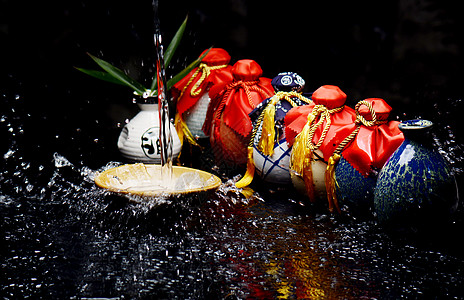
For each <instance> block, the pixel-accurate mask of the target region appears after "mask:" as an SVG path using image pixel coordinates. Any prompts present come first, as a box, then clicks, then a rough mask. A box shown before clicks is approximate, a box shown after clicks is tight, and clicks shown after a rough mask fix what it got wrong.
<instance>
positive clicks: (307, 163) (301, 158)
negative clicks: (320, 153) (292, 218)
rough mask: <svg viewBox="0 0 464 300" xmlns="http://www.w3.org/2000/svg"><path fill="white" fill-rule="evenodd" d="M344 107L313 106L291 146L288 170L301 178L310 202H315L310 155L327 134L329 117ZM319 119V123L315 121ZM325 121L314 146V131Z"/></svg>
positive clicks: (329, 122)
mask: <svg viewBox="0 0 464 300" xmlns="http://www.w3.org/2000/svg"><path fill="white" fill-rule="evenodd" d="M344 108H345V106H344V105H342V106H340V107H336V108H333V109H328V108H327V107H325V106H324V105H321V104H318V105H316V106H314V108H313V110H312V112H311V113H310V114H308V121H307V122H306V124H305V126H304V127H303V130H302V131H301V132H300V133H299V134H298V135H297V136H296V138H295V143H294V144H293V149H292V154H291V157H290V168H291V169H292V170H293V171H294V172H295V173H296V175H299V176H301V177H303V180H304V183H305V187H306V192H307V194H308V197H309V199H310V200H311V201H314V200H315V196H314V182H313V174H312V166H311V161H312V153H313V152H314V151H316V150H317V149H319V147H320V146H321V145H322V143H323V142H324V139H325V137H326V135H327V132H328V131H329V129H330V125H331V124H332V120H331V115H332V114H334V113H337V112H340V111H342V110H343V109H344ZM318 117H319V121H317V122H315V120H316V119H317V118H318ZM324 121H326V125H325V127H324V129H323V131H322V133H321V136H320V137H319V140H318V141H317V143H316V144H314V143H313V138H314V134H315V132H316V130H317V129H318V128H319V127H320V126H321V125H322V124H323V123H324Z"/></svg>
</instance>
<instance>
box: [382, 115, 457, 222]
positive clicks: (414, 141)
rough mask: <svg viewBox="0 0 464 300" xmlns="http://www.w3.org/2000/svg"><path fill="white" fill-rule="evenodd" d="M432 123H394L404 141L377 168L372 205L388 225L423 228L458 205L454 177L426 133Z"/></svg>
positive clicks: (441, 218) (421, 121)
mask: <svg viewBox="0 0 464 300" xmlns="http://www.w3.org/2000/svg"><path fill="white" fill-rule="evenodd" d="M431 126H432V122H430V121H427V120H409V121H405V122H402V123H400V125H399V126H398V127H399V128H400V130H401V131H403V133H404V137H405V140H404V142H403V143H402V144H401V145H400V146H399V148H398V149H397V150H396V151H395V152H394V153H393V154H392V156H391V157H390V159H389V160H388V161H387V163H386V164H385V166H384V167H383V168H382V170H381V171H380V174H379V177H378V180H377V185H376V187H375V195H374V205H375V211H376V213H377V217H378V219H379V221H380V222H381V223H382V224H384V225H386V226H388V227H391V226H394V227H402V226H403V225H406V226H412V227H415V228H417V227H423V226H424V225H427V224H430V222H433V224H434V226H436V225H439V224H440V221H442V222H443V221H445V220H446V219H447V218H448V217H449V215H450V213H452V212H454V211H455V210H456V208H457V204H458V191H457V186H456V181H455V178H454V176H453V174H452V172H451V169H450V168H449V166H448V165H447V163H446V161H445V160H444V158H443V157H442V156H441V155H440V154H439V153H438V152H437V151H436V150H435V149H433V144H432V139H431V137H430V136H428V135H427V132H428V130H429V128H430V127H431Z"/></svg>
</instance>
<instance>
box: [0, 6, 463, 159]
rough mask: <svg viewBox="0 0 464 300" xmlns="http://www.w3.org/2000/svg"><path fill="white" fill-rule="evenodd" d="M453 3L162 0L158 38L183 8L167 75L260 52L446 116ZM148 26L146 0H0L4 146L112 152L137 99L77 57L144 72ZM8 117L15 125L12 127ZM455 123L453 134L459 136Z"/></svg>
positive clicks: (150, 54)
mask: <svg viewBox="0 0 464 300" xmlns="http://www.w3.org/2000/svg"><path fill="white" fill-rule="evenodd" d="M459 11H460V9H459V7H458V2H455V1H442V0H440V1H438V0H422V1H420V0H389V1H281V2H274V1H245V0H227V1H208V0H204V1H167V0H160V10H159V15H160V23H161V29H162V31H163V34H164V40H165V44H166V45H167V44H168V42H169V41H170V40H171V38H172V36H173V34H174V32H175V31H176V30H177V28H178V26H179V25H180V24H181V22H182V21H183V19H184V17H185V16H186V15H187V14H188V15H189V23H188V25H187V30H186V33H185V36H184V39H183V41H182V44H181V46H180V48H179V49H178V51H177V53H176V54H175V57H174V60H173V62H172V64H171V66H170V68H169V69H168V76H169V75H173V74H174V73H176V72H177V71H179V70H181V69H182V68H183V67H185V66H186V64H187V63H188V62H189V61H191V60H193V59H194V58H196V57H197V56H198V55H199V54H200V53H201V52H202V51H203V50H204V49H206V48H208V47H210V46H212V45H213V46H215V47H222V48H224V49H226V50H227V51H228V52H229V53H230V54H231V56H232V62H231V63H234V62H235V61H237V60H239V59H243V58H250V59H254V60H256V61H257V62H258V63H259V64H260V65H261V66H262V68H263V70H264V76H266V77H270V78H272V77H274V76H275V75H277V73H279V72H283V71H294V72H297V73H299V74H300V75H301V76H302V77H303V78H304V79H305V80H306V89H305V91H306V92H311V91H313V90H315V89H316V88H318V87H319V86H320V85H323V84H334V85H338V86H340V87H341V89H342V90H343V91H345V92H346V94H347V95H348V100H347V101H348V102H347V103H348V104H349V105H353V106H354V104H355V103H356V102H357V101H358V100H361V99H364V98H369V97H381V98H384V99H385V100H387V102H388V103H390V105H391V106H392V107H393V108H394V111H393V113H392V114H393V117H397V118H403V117H417V116H421V117H424V118H429V119H432V120H433V121H435V122H437V120H444V119H446V122H445V125H443V126H445V127H446V126H455V125H453V124H456V122H457V121H458V120H460V112H459V111H460V110H461V109H462V103H461V101H460V98H461V97H462V93H463V92H462V82H463V79H464V78H463V77H464V76H463V74H462V71H461V70H462V68H463V58H462V52H463V39H462V33H463V28H464V26H463V25H464V24H463V21H462V18H460V16H459ZM153 32H154V25H153V10H152V6H151V1H150V0H146V1H131V2H130V3H128V2H120V1H109V0H98V1H96V0H81V1H61V2H56V1H53V2H47V1H34V2H32V1H18V0H15V1H14V0H2V1H0V54H1V57H0V72H1V73H0V74H1V76H2V77H1V81H0V88H1V92H2V97H3V98H2V102H4V103H6V105H3V104H2V109H1V110H2V111H3V110H4V112H3V114H6V115H8V116H9V119H10V120H13V119H16V120H15V121H14V122H13V124H11V126H9V127H8V126H6V125H4V124H2V125H1V126H2V127H1V128H2V130H1V132H2V135H3V136H2V139H3V140H6V141H7V143H3V142H2V144H3V146H2V149H1V150H2V151H3V153H5V152H6V151H7V149H8V147H10V145H9V144H11V142H12V140H15V141H18V140H21V141H22V142H24V143H25V144H27V145H28V146H27V147H26V149H25V150H24V151H26V152H28V151H29V152H30V153H31V156H33V157H39V156H40V155H48V154H49V153H48V152H49V151H48V150H50V149H51V150H50V151H61V152H64V154H65V155H68V156H71V158H72V156H75V158H76V159H77V160H79V159H80V160H83V159H86V158H88V159H90V160H92V161H94V160H96V162H95V164H98V163H100V161H99V160H98V158H99V157H101V161H105V160H106V161H107V160H108V159H109V158H112V157H113V156H112V155H114V157H116V155H117V154H116V152H115V151H114V149H115V148H116V146H115V138H116V137H117V134H118V133H119V130H120V126H121V125H120V124H123V122H124V120H125V119H128V118H130V117H132V116H133V115H134V114H135V112H136V111H137V109H136V107H135V105H134V104H132V102H131V91H130V90H129V89H128V88H125V87H120V86H115V85H111V84H109V83H105V82H100V81H98V80H96V79H93V78H90V77H88V76H86V75H84V74H82V73H80V72H78V71H76V70H75V69H74V68H73V67H74V66H80V67H86V68H94V67H95V68H97V67H96V65H95V64H94V63H93V61H91V59H90V58H89V57H88V56H87V55H86V52H89V53H92V54H94V55H96V56H98V57H101V58H104V59H105V60H108V61H110V62H111V63H113V64H115V65H116V66H118V67H120V68H123V69H124V70H126V71H127V72H128V73H129V74H130V75H131V76H133V77H134V78H136V79H138V80H140V81H142V82H144V83H146V84H148V82H149V81H150V79H149V78H150V77H151V76H152V75H153V68H152V66H153V64H154V61H153V60H154V46H153ZM13 116H15V117H13ZM15 122H16V123H15ZM118 123H120V124H118ZM15 124H16V127H18V126H20V125H21V126H23V130H22V132H23V133H22V135H16V137H14V138H13V139H12V138H11V134H9V133H6V132H7V130H10V127H15ZM440 126H442V124H440ZM458 127H462V126H455V127H453V128H452V132H451V134H452V135H453V138H456V136H457V137H460V136H462V135H461V134H460V129H459V128H458ZM16 129H17V128H16ZM16 129H15V130H16ZM10 131H11V130H10ZM18 136H19V137H18ZM76 149H77V150H79V151H76ZM89 152H92V154H89ZM99 155H100V156H99ZM107 155H108V156H107ZM78 158H79V159H78Z"/></svg>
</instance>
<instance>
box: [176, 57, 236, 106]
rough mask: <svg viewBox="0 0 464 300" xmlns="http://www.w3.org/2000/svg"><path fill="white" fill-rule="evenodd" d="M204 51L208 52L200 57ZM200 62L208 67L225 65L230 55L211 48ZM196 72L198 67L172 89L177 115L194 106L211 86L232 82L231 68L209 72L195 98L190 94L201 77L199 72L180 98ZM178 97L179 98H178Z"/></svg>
mask: <svg viewBox="0 0 464 300" xmlns="http://www.w3.org/2000/svg"><path fill="white" fill-rule="evenodd" d="M206 51H208V50H205V51H203V52H202V53H201V55H200V57H201V56H202V55H203V54H204V53H205V52H206ZM201 62H202V63H205V64H207V65H208V66H209V67H213V66H221V65H227V64H229V62H230V55H229V53H227V51H226V50H224V49H221V48H212V49H211V50H210V51H209V52H208V54H207V55H206V56H205V57H204V58H203V60H202V61H201ZM197 70H198V67H197V68H194V69H193V70H192V71H190V73H188V74H187V76H185V77H184V78H183V79H181V80H180V81H179V82H177V83H176V84H175V85H174V86H173V87H172V90H171V91H172V95H173V97H174V98H175V99H177V112H178V113H179V114H183V113H184V112H185V111H187V110H188V109H190V108H191V107H192V106H193V105H195V103H197V101H198V100H199V99H200V97H201V96H203V94H204V93H205V92H207V91H208V90H209V89H210V88H211V86H212V85H213V84H222V83H226V84H227V83H229V82H231V81H232V80H233V76H232V66H227V67H225V68H221V69H217V70H211V73H210V75H209V76H208V77H207V78H205V80H204V81H203V82H202V83H201V84H200V86H199V88H200V89H201V90H202V93H200V94H199V95H197V96H192V95H191V93H190V92H191V90H192V88H193V86H194V85H195V83H196V82H198V80H199V79H200V78H201V76H202V72H201V71H200V72H198V74H197V75H196V78H194V79H193V81H192V82H190V84H189V86H188V87H187V88H186V90H185V91H184V93H183V94H182V96H180V94H181V93H182V90H183V89H184V88H185V86H186V85H187V84H188V83H189V81H190V79H191V77H192V76H193V75H194V74H195V72H196V71H197ZM179 96H180V98H178V97H179Z"/></svg>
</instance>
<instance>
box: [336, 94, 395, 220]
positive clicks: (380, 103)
mask: <svg viewBox="0 0 464 300" xmlns="http://www.w3.org/2000/svg"><path fill="white" fill-rule="evenodd" d="M391 110H392V108H391V106H390V105H388V104H387V102H386V101H385V100H383V99H380V98H369V99H365V100H362V101H359V102H358V104H357V105H356V107H355V111H356V116H357V117H356V123H355V124H351V125H347V126H345V127H343V128H340V131H342V130H347V132H352V133H356V136H354V137H351V136H348V138H347V140H346V142H347V143H346V145H345V146H343V148H342V149H341V151H342V152H341V157H340V159H339V161H338V163H337V164H336V166H335V181H336V185H335V187H336V197H337V199H338V204H339V205H340V206H341V205H347V206H348V207H349V208H350V210H351V212H352V213H356V214H360V213H361V214H365V213H366V211H367V210H368V209H372V208H373V204H374V189H375V185H376V182H377V176H378V173H379V171H380V169H381V168H382V167H383V166H384V164H385V162H386V161H387V160H388V158H389V157H390V156H391V155H392V154H393V152H394V151H395V150H396V149H397V148H398V147H399V145H401V143H402V142H403V140H404V137H403V134H402V132H401V131H400V130H399V129H398V124H399V122H398V121H389V120H388V117H389V115H390V112H391Z"/></svg>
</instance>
